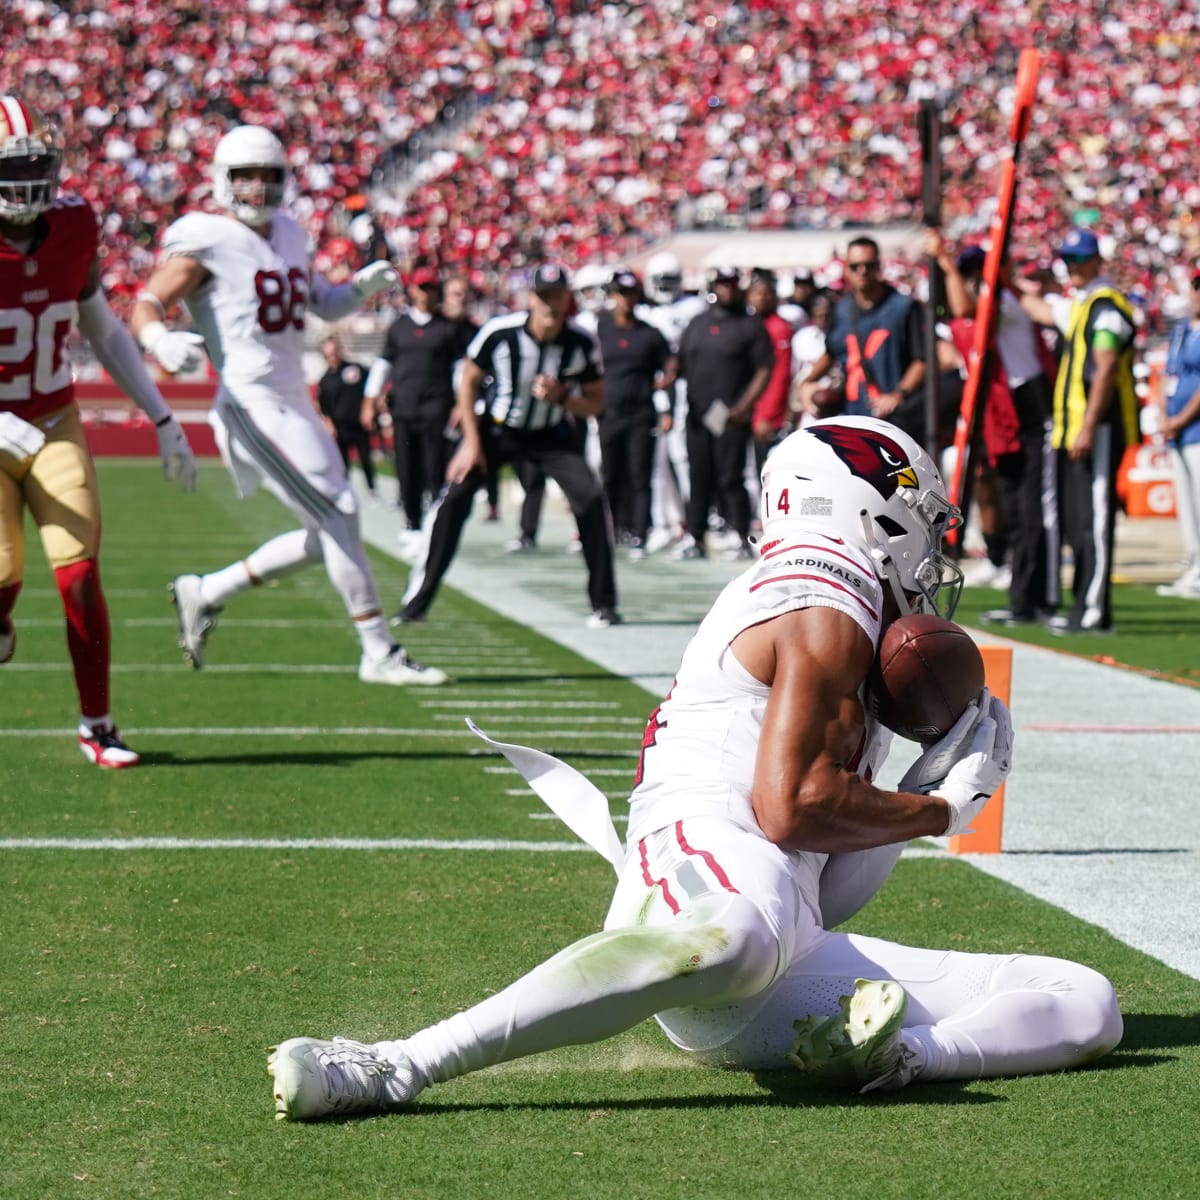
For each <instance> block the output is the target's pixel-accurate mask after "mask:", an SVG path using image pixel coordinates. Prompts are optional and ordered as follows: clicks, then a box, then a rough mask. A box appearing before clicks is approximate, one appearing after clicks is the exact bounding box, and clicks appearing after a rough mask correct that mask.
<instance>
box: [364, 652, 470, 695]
mask: <svg viewBox="0 0 1200 1200" xmlns="http://www.w3.org/2000/svg"><path fill="white" fill-rule="evenodd" d="M358 678H359V679H360V680H361V681H362V682H363V683H388V684H391V685H392V686H393V687H410V686H413V685H415V686H417V687H436V686H437V685H438V684H440V683H445V682H446V681H447V680H448V679H449V676H448V675H447V674H446V672H445V671H439V670H438V669H437V667H427V666H425V665H424V664H422V663H419V662H417V660H416V659H415V658H409V656H408V652H407V651H406V650H405V649H404V647H403V646H397V647H396V648H395V649H394V650H393V651H392V652H391V653H390V654H389V655H388V656H387V658H367V656H366V655H365V654H364V655H363V658H362V661H361V662H360V663H359V664H358Z"/></svg>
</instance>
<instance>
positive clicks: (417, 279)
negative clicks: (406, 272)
mask: <svg viewBox="0 0 1200 1200" xmlns="http://www.w3.org/2000/svg"><path fill="white" fill-rule="evenodd" d="M408 283H409V286H410V287H436V286H437V284H439V283H441V279H440V278H439V277H438V273H437V270H436V269H435V268H434V267H418V268H417V269H416V270H415V271H414V272H413V273H412V274H411V275H410V276H409V277H408Z"/></svg>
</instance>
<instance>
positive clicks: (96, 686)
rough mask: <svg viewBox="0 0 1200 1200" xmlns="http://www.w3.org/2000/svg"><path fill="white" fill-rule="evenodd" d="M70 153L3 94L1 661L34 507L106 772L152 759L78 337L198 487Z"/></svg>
mask: <svg viewBox="0 0 1200 1200" xmlns="http://www.w3.org/2000/svg"><path fill="white" fill-rule="evenodd" d="M61 166H62V146H61V144H60V142H59V138H58V134H57V132H56V131H55V130H54V129H53V128H52V127H51V126H50V125H49V123H48V122H47V121H46V119H45V117H43V116H42V115H41V114H40V113H38V112H37V111H36V110H34V109H33V108H31V107H30V106H29V105H27V104H26V103H25V102H24V101H23V100H21V99H20V98H19V97H17V96H2V97H0V326H2V327H3V333H2V334H0V342H2V343H3V346H2V348H0V663H6V662H8V661H9V660H10V659H11V658H12V656H13V654H14V652H15V649H16V629H15V626H14V624H13V609H14V607H15V605H16V602H17V596H18V594H19V593H20V590H21V582H22V578H23V575H24V568H25V534H24V517H25V510H26V509H28V510H29V512H30V514H31V515H32V517H33V520H34V522H35V524H36V525H37V527H38V531H39V532H40V534H41V537H42V545H43V547H44V548H45V551H46V557H47V559H48V560H49V562H50V566H51V568H52V570H53V572H54V581H55V584H56V585H57V587H58V593H59V596H60V597H61V598H62V605H63V610H64V612H65V614H66V618H67V647H68V650H69V651H70V655H71V663H72V667H73V668H74V673H75V688H76V691H77V692H78V693H79V710H80V717H79V748H80V750H82V751H83V754H84V757H86V758H87V760H88V761H89V762H91V763H94V764H95V765H96V766H98V767H114V768H120V767H135V766H137V764H138V762H139V758H138V755H137V754H136V753H134V751H132V750H131V749H130V748H129V747H128V746H127V745H126V744H125V743H124V742H123V741H122V740H121V736H120V734H119V733H118V731H117V727H116V725H115V724H114V723H113V720H112V717H111V715H110V711H109V710H110V704H109V671H110V658H111V646H112V642H111V636H110V631H109V621H108V607H107V605H106V603H105V598H104V590H103V588H102V587H101V584H100V566H99V552H100V502H99V495H98V491H97V487H96V470H95V467H94V465H93V463H92V458H91V455H90V454H89V453H88V447H87V440H86V438H85V437H84V432H83V426H82V424H81V423H80V418H79V409H78V407H77V405H76V403H75V390H74V385H73V382H72V373H71V363H70V361H69V359H68V357H67V353H66V343H67V338H68V336H69V335H70V333H71V330H72V329H73V328H75V327H78V329H79V332H80V333H82V334H83V336H84V337H86V338H87V340H88V341H89V342H90V343H91V346H92V350H93V351H94V352H95V355H96V357H97V358H98V359H99V360H100V363H101V365H102V366H103V367H104V369H105V370H106V371H107V372H108V373H109V375H110V376H111V377H112V379H113V381H114V382H115V383H116V384H117V386H118V387H119V388H120V389H121V390H122V391H123V392H124V393H125V394H126V395H128V396H129V397H130V399H131V400H133V402H134V403H135V404H136V405H137V406H138V407H139V408H140V409H142V411H143V412H144V413H145V414H146V416H147V417H149V419H150V420H151V421H153V422H154V426H155V430H156V432H157V434H158V445H159V450H160V452H161V454H162V460H163V465H164V467H165V469H166V473H167V476H168V478H178V479H179V480H180V482H181V483H182V484H183V487H184V488H185V489H188V490H190V489H191V488H193V487H195V484H196V463H195V459H194V458H193V456H192V451H191V447H190V446H189V445H188V441H187V438H186V437H185V436H184V433H183V430H182V429H181V428H180V426H179V422H178V421H177V420H176V419H175V417H174V416H172V414H171V411H170V409H169V408H168V407H167V405H166V404H165V402H164V401H163V398H162V395H161V394H160V393H159V390H158V388H157V387H156V386H155V384H154V381H153V380H152V379H151V378H150V376H149V374H148V373H147V371H146V367H145V363H144V362H143V360H142V353H141V351H140V350H139V349H138V345H137V342H135V341H134V339H133V336H132V335H131V334H130V332H129V330H128V329H127V328H126V327H125V325H124V324H122V323H121V322H120V321H118V320H117V318H116V317H115V316H114V315H113V312H112V309H110V308H109V306H108V301H107V300H106V299H105V296H104V291H103V289H102V288H101V287H100V282H99V280H100V267H99V259H98V257H97V250H98V246H99V238H98V225H97V221H96V214H95V213H94V212H93V211H92V207H91V205H90V204H88V203H87V201H86V200H84V199H82V198H81V197H79V196H74V195H70V194H62V195H60V194H59V190H58V178H59V171H60V168H61Z"/></svg>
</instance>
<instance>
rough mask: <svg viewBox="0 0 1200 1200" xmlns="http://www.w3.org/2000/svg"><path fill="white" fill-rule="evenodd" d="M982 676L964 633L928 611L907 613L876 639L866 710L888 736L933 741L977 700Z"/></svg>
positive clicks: (972, 646)
mask: <svg viewBox="0 0 1200 1200" xmlns="http://www.w3.org/2000/svg"><path fill="white" fill-rule="evenodd" d="M983 674H984V673H983V655H982V654H980V653H979V647H978V646H976V645H975V642H974V641H973V640H972V638H971V635H970V634H968V633H967V631H966V630H965V629H963V628H962V627H961V626H958V625H956V624H955V623H954V622H953V621H948V620H946V618H945V617H939V616H936V615H935V614H933V613H912V614H910V615H909V616H906V617H898V618H897V619H896V620H895V621H893V622H892V623H891V624H890V625H888V626H887V627H886V628H885V629H884V631H883V636H882V637H881V638H880V639H879V653H878V654H877V655H876V658H875V661H874V663H873V664H872V665H871V670H870V673H869V674H868V676H867V706H868V708H869V709H870V711H871V713H872V714H873V715H874V716H875V718H876V719H877V720H878V721H879V722H880V723H881V724H883V725H885V726H886V727H887V728H888V729H890V730H891V731H892V732H893V733H896V734H899V735H900V736H901V737H904V738H908V739H909V740H910V741H914V742H923V743H926V744H928V743H930V742H936V741H937V740H938V739H939V738H941V737H944V736H945V735H946V734H947V733H948V732H949V731H950V729H951V728H952V727H953V725H954V722H955V721H957V720H958V718H959V717H961V716H962V714H963V710H964V709H965V708H966V707H967V705H968V704H970V703H971V701H972V700H974V699H976V698H977V697H978V696H979V693H980V691H981V690H982V689H983V683H984V678H983Z"/></svg>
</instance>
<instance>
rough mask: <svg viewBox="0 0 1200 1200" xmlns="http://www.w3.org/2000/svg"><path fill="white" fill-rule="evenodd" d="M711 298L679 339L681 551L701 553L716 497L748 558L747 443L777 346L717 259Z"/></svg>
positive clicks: (730, 270) (731, 272) (731, 270)
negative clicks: (683, 436)
mask: <svg viewBox="0 0 1200 1200" xmlns="http://www.w3.org/2000/svg"><path fill="white" fill-rule="evenodd" d="M709 285H710V287H711V289H712V292H713V300H712V303H710V304H709V306H708V308H706V309H705V310H704V312H702V313H700V314H699V316H697V317H695V318H693V320H692V321H691V322H690V323H689V324H688V327H687V328H686V329H685V330H684V331H683V336H682V337H681V338H680V339H679V375H680V377H681V378H683V379H686V380H687V386H688V393H687V398H688V416H687V430H686V433H687V450H688V473H689V475H690V478H691V494H690V495H689V496H688V503H687V526H688V534H689V535H690V537H689V539H688V545H686V546H685V547H684V548H683V549H682V551H681V552H680V557H683V558H703V557H704V556H705V549H704V535H705V533H706V532H707V530H708V510H709V507H710V506H711V505H712V503H713V501H714V500H715V499H718V498H719V500H720V501H721V505H722V510H723V512H724V515H725V519H726V521H728V522H729V524H730V525H731V526H732V527H733V528H734V530H736V532H737V534H738V536H739V537H740V538H741V544H740V546H739V547H738V548H737V550H736V551H734V554H735V556H736V557H738V558H749V557H750V556H751V555H752V553H753V551H752V550H751V549H750V543H749V537H750V497H749V496H748V495H747V494H746V482H745V472H746V451H747V448H748V447H749V445H750V419H751V417H752V416H753V413H754V402H755V401H756V400H757V399H758V398H759V396H761V395H762V393H763V390H764V389H765V388H766V386H767V383H768V382H769V381H770V378H771V372H772V371H773V370H774V367H775V348H774V347H773V346H772V345H771V337H770V335H769V334H768V333H767V330H766V327H765V326H764V325H763V323H762V321H760V320H759V319H758V317H757V316H755V315H754V314H753V313H752V312H750V311H749V309H748V308H747V307H746V294H745V292H744V291H743V290H742V287H741V279H740V276H739V273H738V270H737V268H736V267H718V268H717V269H716V270H715V271H714V272H713V274H712V276H711V277H710V280H709Z"/></svg>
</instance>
